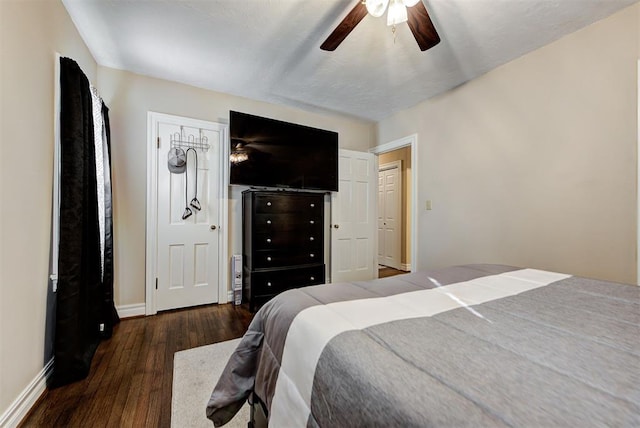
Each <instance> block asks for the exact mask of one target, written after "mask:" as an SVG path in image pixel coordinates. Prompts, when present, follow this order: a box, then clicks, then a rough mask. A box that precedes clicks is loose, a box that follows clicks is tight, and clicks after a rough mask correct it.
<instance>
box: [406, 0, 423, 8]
mask: <svg viewBox="0 0 640 428" xmlns="http://www.w3.org/2000/svg"><path fill="white" fill-rule="evenodd" d="M419 1H420V0H402V3H404V5H405V6H406V7H413V6H415V5H417V4H418V2H419Z"/></svg>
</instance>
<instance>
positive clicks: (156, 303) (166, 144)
mask: <svg viewBox="0 0 640 428" xmlns="http://www.w3.org/2000/svg"><path fill="white" fill-rule="evenodd" d="M148 135H149V146H148V163H149V168H148V171H149V178H148V186H147V278H146V287H147V288H146V314H147V315H151V314H155V313H156V312H157V311H161V310H167V309H176V308H183V307H189V306H197V305H203V304H210V303H217V302H218V303H226V302H227V282H228V267H227V263H226V262H225V260H227V253H228V248H227V241H228V239H227V228H226V224H227V217H228V214H227V212H228V209H227V200H228V198H227V191H228V190H227V186H225V182H226V180H225V178H226V176H227V174H226V162H224V159H227V152H228V148H227V147H226V146H227V145H226V144H225V142H226V141H227V126H226V125H223V124H219V123H214V122H206V121H201V120H195V119H190V118H185V117H179V116H171V115H166V114H160V113H153V112H150V113H149V122H148ZM176 159H178V161H176ZM180 159H181V160H180ZM169 165H171V166H169Z"/></svg>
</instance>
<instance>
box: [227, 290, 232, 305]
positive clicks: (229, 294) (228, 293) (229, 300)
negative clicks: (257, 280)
mask: <svg viewBox="0 0 640 428" xmlns="http://www.w3.org/2000/svg"><path fill="white" fill-rule="evenodd" d="M227 302H231V303H233V290H229V291H227ZM225 303H226V302H225Z"/></svg>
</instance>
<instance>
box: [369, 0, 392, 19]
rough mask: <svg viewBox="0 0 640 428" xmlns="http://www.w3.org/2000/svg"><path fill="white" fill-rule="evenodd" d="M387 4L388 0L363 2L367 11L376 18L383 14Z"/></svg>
mask: <svg viewBox="0 0 640 428" xmlns="http://www.w3.org/2000/svg"><path fill="white" fill-rule="evenodd" d="M388 4H389V0H365V3H364V5H365V6H366V7H367V12H369V14H370V15H371V16H373V17H376V18H379V17H381V16H382V15H383V14H384V11H385V10H386V9H387V5H388Z"/></svg>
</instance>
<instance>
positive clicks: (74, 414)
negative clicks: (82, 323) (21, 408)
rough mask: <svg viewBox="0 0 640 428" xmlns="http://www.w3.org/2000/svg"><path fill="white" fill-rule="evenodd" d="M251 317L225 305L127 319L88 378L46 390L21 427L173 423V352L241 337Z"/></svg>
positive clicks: (100, 352) (245, 310)
mask: <svg viewBox="0 0 640 428" xmlns="http://www.w3.org/2000/svg"><path fill="white" fill-rule="evenodd" d="M251 318H252V315H251V313H250V312H249V310H248V308H247V307H245V306H240V307H236V306H233V305H230V304H227V305H209V306H202V307H197V308H193V309H184V310H176V311H169V312H164V313H160V314H158V315H155V316H151V317H141V318H131V319H125V320H123V321H121V322H120V324H118V325H117V326H116V328H115V329H114V334H113V337H112V338H111V339H109V340H106V341H103V342H102V343H101V344H100V345H99V346H98V349H97V351H96V354H95V356H94V358H93V362H92V365H91V371H90V373H89V376H88V377H87V378H86V379H85V380H83V381H80V382H76V383H74V384H71V385H68V386H64V387H60V388H57V389H53V390H47V391H46V392H45V393H44V395H43V396H42V397H41V398H40V400H39V401H38V402H37V403H36V405H35V406H34V407H33V409H32V410H31V412H30V413H29V415H28V416H27V418H26V419H25V420H24V421H23V423H22V424H21V426H24V427H169V426H170V425H171V420H170V419H171V384H172V381H173V354H174V353H175V352H177V351H182V350H184V349H189V348H194V347H197V346H203V345H208V344H211V343H216V342H222V341H225V340H230V339H234V338H236V337H240V336H242V335H243V334H244V332H245V331H246V329H247V327H248V325H249V323H250V322H251ZM203 411H204V409H203Z"/></svg>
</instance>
